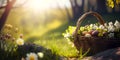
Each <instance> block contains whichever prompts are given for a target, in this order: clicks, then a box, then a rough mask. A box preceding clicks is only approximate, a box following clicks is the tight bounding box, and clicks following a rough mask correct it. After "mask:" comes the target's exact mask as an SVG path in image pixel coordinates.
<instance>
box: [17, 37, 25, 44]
mask: <svg viewBox="0 0 120 60" xmlns="http://www.w3.org/2000/svg"><path fill="white" fill-rule="evenodd" d="M16 43H17V45H23V44H24V40H23V39H21V38H19V39H17V40H16Z"/></svg>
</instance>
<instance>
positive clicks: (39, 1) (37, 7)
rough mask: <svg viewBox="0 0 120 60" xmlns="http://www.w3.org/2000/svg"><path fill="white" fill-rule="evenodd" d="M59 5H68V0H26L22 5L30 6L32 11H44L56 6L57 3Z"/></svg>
mask: <svg viewBox="0 0 120 60" xmlns="http://www.w3.org/2000/svg"><path fill="white" fill-rule="evenodd" d="M58 4H59V5H61V7H63V6H65V4H66V5H67V6H69V5H70V4H69V0H61V1H60V0H28V1H27V3H26V4H25V5H24V7H25V8H30V9H31V10H34V11H37V12H38V11H45V10H48V9H52V8H57V7H58V6H57V5H58Z"/></svg>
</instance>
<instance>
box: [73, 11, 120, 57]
mask: <svg viewBox="0 0 120 60" xmlns="http://www.w3.org/2000/svg"><path fill="white" fill-rule="evenodd" d="M88 15H92V16H94V17H96V18H97V20H98V21H99V23H100V24H102V25H104V20H103V19H102V17H101V15H100V14H98V13H96V12H92V11H91V12H87V13H85V14H83V15H82V16H81V17H80V18H79V19H78V21H77V26H76V27H77V28H76V30H75V32H74V33H73V37H74V45H75V47H76V48H77V50H78V51H79V50H80V48H82V49H83V52H86V51H87V50H88V49H89V48H90V51H89V53H88V55H93V54H96V53H98V52H101V51H104V50H107V49H111V48H115V47H119V46H120V38H105V37H104V38H103V37H89V38H88V37H84V36H80V35H79V34H78V33H77V32H78V30H79V29H80V24H81V23H82V21H83V20H84V18H85V17H87V16H88Z"/></svg>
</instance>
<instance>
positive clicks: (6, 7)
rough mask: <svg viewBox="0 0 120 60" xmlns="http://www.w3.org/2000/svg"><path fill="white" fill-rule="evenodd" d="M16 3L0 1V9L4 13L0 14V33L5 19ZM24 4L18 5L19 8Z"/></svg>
mask: <svg viewBox="0 0 120 60" xmlns="http://www.w3.org/2000/svg"><path fill="white" fill-rule="evenodd" d="M16 1H17V0H0V9H4V12H3V13H2V15H1V17H0V31H1V29H2V27H3V26H4V24H5V22H6V20H7V17H8V15H9V13H10V11H11V9H12V7H13V6H14V4H15V2H16ZM24 1H25V0H24ZM26 1H27V0H26ZM26 1H25V2H26ZM25 2H24V3H25ZM24 3H22V4H20V5H19V6H21V5H23V4H24Z"/></svg>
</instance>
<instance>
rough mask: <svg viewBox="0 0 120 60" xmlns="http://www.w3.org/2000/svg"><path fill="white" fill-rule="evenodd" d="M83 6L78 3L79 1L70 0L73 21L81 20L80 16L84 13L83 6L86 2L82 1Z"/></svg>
mask: <svg viewBox="0 0 120 60" xmlns="http://www.w3.org/2000/svg"><path fill="white" fill-rule="evenodd" d="M81 1H82V4H81V6H80V5H79V4H78V3H77V0H70V3H71V7H72V14H73V19H72V21H74V20H76V19H78V18H79V16H80V15H81V14H82V13H83V5H84V0H81Z"/></svg>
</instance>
